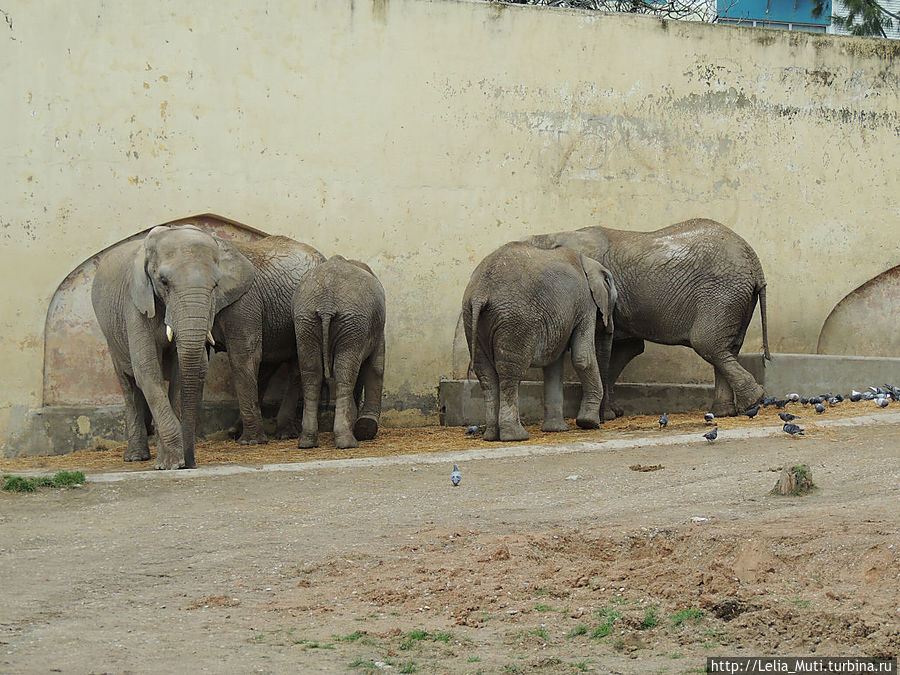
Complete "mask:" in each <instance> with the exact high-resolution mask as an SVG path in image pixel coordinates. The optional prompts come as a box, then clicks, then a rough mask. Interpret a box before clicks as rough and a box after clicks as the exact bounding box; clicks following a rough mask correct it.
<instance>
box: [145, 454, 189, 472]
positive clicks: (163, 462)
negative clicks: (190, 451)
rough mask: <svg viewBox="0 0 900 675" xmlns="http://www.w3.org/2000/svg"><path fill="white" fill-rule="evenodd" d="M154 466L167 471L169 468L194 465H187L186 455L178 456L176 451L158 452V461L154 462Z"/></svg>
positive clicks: (182, 467)
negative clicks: (185, 462)
mask: <svg viewBox="0 0 900 675" xmlns="http://www.w3.org/2000/svg"><path fill="white" fill-rule="evenodd" d="M153 468H154V469H161V470H164V471H165V470H169V469H184V468H193V467H185V464H184V457H177V456H176V455H175V454H174V453H168V452H157V453H156V461H155V462H154V463H153Z"/></svg>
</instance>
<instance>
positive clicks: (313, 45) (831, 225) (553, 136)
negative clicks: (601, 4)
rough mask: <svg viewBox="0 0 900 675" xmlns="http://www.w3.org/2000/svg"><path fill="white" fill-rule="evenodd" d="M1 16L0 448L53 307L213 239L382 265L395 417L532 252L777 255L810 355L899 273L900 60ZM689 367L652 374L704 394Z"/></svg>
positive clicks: (772, 293) (379, 14)
mask: <svg viewBox="0 0 900 675" xmlns="http://www.w3.org/2000/svg"><path fill="white" fill-rule="evenodd" d="M3 11H4V18H5V21H4V22H0V91H2V92H3V95H2V96H0V171H2V176H3V183H2V185H3V187H2V193H0V194H2V209H0V240H2V242H3V247H2V249H0V275H2V276H0V280H2V288H3V291H2V293H0V324H2V325H0V365H2V373H3V377H2V378H0V382H2V384H0V443H3V444H7V442H8V441H9V439H11V438H14V435H15V432H16V430H17V429H21V428H22V425H23V420H24V419H25V416H26V415H27V414H28V412H29V411H31V410H34V409H36V408H39V407H40V406H41V404H42V391H41V389H42V382H43V380H42V369H43V353H44V336H43V333H44V324H45V320H46V316H47V309H48V306H49V303H50V299H51V297H52V296H53V294H54V292H55V291H56V289H57V286H58V285H59V284H60V283H61V282H62V281H63V279H65V278H66V276H67V275H68V274H69V273H70V272H71V271H72V270H74V269H75V268H76V267H77V266H78V265H79V264H81V263H82V262H83V261H85V260H86V259H87V258H88V257H90V256H91V255H92V254H94V253H95V252H97V251H99V250H101V249H103V248H104V247H106V246H109V245H110V244H112V243H114V242H117V241H119V240H121V239H124V238H125V237H127V236H129V235H131V234H133V233H135V232H137V231H139V230H142V229H145V228H147V227H149V226H152V225H155V224H159V223H164V222H168V221H172V220H176V219H180V218H185V217H188V216H191V215H192V214H201V213H213V214H217V215H219V216H223V217H225V218H227V219H231V220H234V221H238V222H241V223H244V224H246V225H249V226H252V227H255V228H258V229H260V230H263V231H266V232H269V233H272V234H286V235H289V236H293V237H295V238H298V239H301V240H304V241H307V242H309V243H310V244H312V245H314V246H315V247H317V248H319V249H320V250H322V251H323V252H324V253H326V254H331V253H335V252H340V253H343V254H345V255H348V256H353V257H359V258H362V259H364V260H367V261H368V262H369V263H370V264H371V265H372V267H373V268H374V269H375V270H376V272H377V273H378V275H379V276H380V277H381V279H382V281H383V283H384V286H385V289H386V292H387V297H388V302H389V312H388V320H387V321H388V325H387V336H388V355H387V358H388V375H387V380H386V406H387V407H388V408H390V407H393V406H394V405H395V402H398V401H399V402H400V405H401V406H403V405H411V404H412V403H415V402H419V403H421V402H422V401H427V400H428V399H427V397H429V396H431V395H432V394H433V391H434V387H435V386H436V384H437V382H438V379H439V378H440V376H441V375H445V374H446V375H449V374H450V369H451V357H450V352H451V343H452V340H453V331H454V326H455V322H456V317H457V313H458V308H459V303H460V299H461V296H462V292H463V289H464V287H465V284H466V282H467V280H468V276H469V273H470V271H471V270H472V268H473V267H474V266H475V264H476V263H477V262H478V261H479V260H480V259H481V258H482V257H483V256H484V255H485V254H486V253H488V252H489V251H490V250H491V249H493V248H494V247H496V246H497V245H499V244H501V243H503V242H505V241H508V240H510V239H514V238H519V237H521V236H523V235H525V234H529V233H533V232H540V231H548V230H557V229H564V228H571V227H580V226H583V225H588V224H594V223H601V224H608V225H613V226H619V227H625V228H634V229H652V228H655V227H658V226H663V225H667V224H670V223H673V222H676V221H678V220H682V219H684V218H688V217H692V216H706V217H710V218H715V219H717V220H721V221H722V222H725V223H727V224H729V225H730V226H732V227H733V228H734V229H735V230H736V231H737V232H738V233H740V234H741V235H742V236H744V237H745V238H746V239H747V240H748V241H749V242H750V243H751V244H752V245H753V246H754V247H755V248H756V250H757V252H758V253H759V255H760V258H761V259H762V261H763V265H764V267H765V269H766V273H767V275H768V279H769V296H768V297H769V310H770V320H771V324H770V335H771V341H772V347H773V349H774V350H780V351H792V352H814V351H815V348H816V340H817V338H818V335H819V332H820V330H821V327H822V324H823V321H824V320H825V318H826V317H827V316H828V314H829V313H830V312H831V310H832V308H833V307H834V306H835V304H836V303H837V302H839V301H840V300H841V299H842V298H843V297H845V296H846V295H847V294H848V293H849V292H850V291H852V290H853V289H855V288H857V287H859V286H860V285H861V284H863V283H864V282H865V281H867V280H868V279H871V278H873V277H874V276H876V275H878V274H879V273H881V272H883V271H885V270H887V269H890V268H892V267H894V266H895V265H897V264H898V262H900V259H898V258H900V252H898V231H900V203H898V199H900V197H898V195H900V171H898V135H900V113H898V109H900V105H898V90H900V86H898V84H900V82H898V79H900V65H898V64H900V58H898V57H900V45H897V44H896V43H893V42H887V41H874V40H863V39H856V38H842V37H830V36H829V37H825V36H811V35H804V34H797V33H790V34H789V33H781V32H774V31H771V32H770V31H762V30H754V29H744V28H729V27H723V26H710V25H700V24H687V23H673V22H668V23H666V22H661V21H658V20H655V19H651V18H642V17H627V16H612V15H598V14H581V13H575V12H570V11H557V10H548V9H546V8H535V7H512V6H503V5H491V4H484V3H468V2H452V1H447V2H425V1H421V0H420V1H416V0H390V1H389V0H377V1H374V2H365V1H363V0H356V1H355V2H340V1H338V0H329V1H328V2H314V1H312V0H305V1H304V0H290V1H288V0H273V1H271V2H266V3H248V2H243V1H237V0H220V1H219V2H216V3H208V2H184V1H181V2H173V1H168V0H160V1H159V2H152V3H106V2H100V1H98V0H94V1H90V0H86V1H85V2H78V3H64V2H49V1H47V2H32V1H25V0H11V1H10V2H7V3H6V4H5V5H4V7H3ZM759 345H760V338H759V322H758V319H755V320H754V323H753V326H752V328H751V331H750V334H749V336H748V341H747V345H746V347H745V349H747V350H755V349H758V348H759ZM682 352H683V350H678V349H675V350H674V351H671V350H669V351H666V352H664V354H668V355H669V356H670V357H671V355H672V354H678V355H679V356H678V357H677V358H676V359H672V358H659V352H656V356H653V355H651V356H650V357H648V358H646V359H645V361H644V362H645V364H646V365H645V366H640V365H638V366H637V369H636V372H637V373H638V374H641V371H640V369H641V368H645V370H647V374H646V376H647V377H657V376H659V377H662V378H664V379H666V378H669V377H674V376H678V374H679V373H681V374H682V375H683V376H684V377H706V370H705V369H698V368H697V367H696V363H695V362H693V361H691V360H690V359H687V358H685V359H683V362H684V364H683V365H682V356H681V355H682ZM673 362H674V365H673ZM673 368H674V369H675V371H676V372H675V373H674V374H673V373H671V372H670V371H671V370H672V369H673ZM701 371H702V373H701Z"/></svg>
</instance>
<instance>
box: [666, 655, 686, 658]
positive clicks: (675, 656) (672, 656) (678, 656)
mask: <svg viewBox="0 0 900 675" xmlns="http://www.w3.org/2000/svg"><path fill="white" fill-rule="evenodd" d="M669 658H670V659H683V658H684V654H669Z"/></svg>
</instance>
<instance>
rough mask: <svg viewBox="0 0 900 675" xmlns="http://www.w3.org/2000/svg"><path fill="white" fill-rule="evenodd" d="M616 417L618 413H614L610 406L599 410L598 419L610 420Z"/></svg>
mask: <svg viewBox="0 0 900 675" xmlns="http://www.w3.org/2000/svg"><path fill="white" fill-rule="evenodd" d="M616 417H618V415H616V413H615V411H614V410H612V409H611V408H606V409H604V410H602V411H601V412H600V420H601V421H602V422H611V421H612V420H614V419H616Z"/></svg>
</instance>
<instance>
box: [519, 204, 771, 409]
mask: <svg viewBox="0 0 900 675" xmlns="http://www.w3.org/2000/svg"><path fill="white" fill-rule="evenodd" d="M523 241H525V242H528V243H529V244H532V245H534V246H538V247H540V248H546V249H553V248H555V247H568V248H572V249H575V250H576V251H579V252H581V253H583V254H584V255H587V256H590V257H592V258H594V259H596V260H598V261H600V262H601V263H602V264H603V265H605V266H606V267H607V268H608V269H609V270H610V271H611V272H612V274H613V277H614V278H615V280H616V284H617V286H618V291H619V297H618V302H617V304H616V307H615V315H614V318H615V335H614V339H613V347H612V354H611V356H610V362H609V368H608V370H607V372H606V376H605V377H604V378H603V386H604V388H605V392H606V393H605V397H604V403H603V414H604V418H607V419H608V418H609V417H611V416H612V413H613V412H614V413H615V415H616V416H618V415H621V414H622V409H621V408H619V407H618V406H615V405H614V399H613V395H614V386H615V382H616V379H617V378H618V377H619V374H620V373H621V372H622V369H623V368H624V367H625V366H626V365H627V364H628V362H629V361H630V360H631V359H633V358H634V357H635V356H637V355H638V354H640V353H642V352H643V351H644V341H645V340H650V341H651V342H657V343H660V344H666V345H684V346H688V347H692V348H693V349H694V351H695V352H697V354H699V355H700V357H701V358H703V359H704V360H705V361H707V362H708V363H710V364H711V365H712V366H713V368H714V369H715V400H714V402H713V406H712V412H713V413H714V414H715V415H717V416H728V415H734V414H736V413H737V412H740V411H742V410H746V409H748V408H750V407H751V406H753V405H754V404H756V403H758V402H759V401H761V400H762V399H763V397H764V396H765V392H764V391H763V388H762V387H761V386H760V385H759V384H758V383H757V382H756V380H754V378H753V376H752V375H751V374H750V373H749V372H747V370H746V369H744V367H743V366H741V365H740V363H738V360H737V355H738V352H739V351H740V349H741V346H742V345H743V343H744V336H745V334H746V332H747V326H748V325H749V323H750V319H751V318H752V316H753V311H754V309H755V307H756V302H757V298H758V299H759V308H760V315H761V319H762V339H763V350H764V353H765V358H766V359H771V355H770V353H769V342H768V333H767V326H766V280H765V276H764V275H763V270H762V265H761V264H760V261H759V258H758V257H757V255H756V253H755V252H754V251H753V249H752V248H751V247H750V245H749V244H748V243H747V242H746V241H744V240H743V239H742V238H741V237H740V236H738V235H737V234H735V233H734V232H733V231H732V230H731V229H729V228H728V227H726V226H725V225H722V224H721V223H718V222H716V221H714V220H709V219H706V218H695V219H692V220H686V221H684V222H681V223H677V224H675V225H671V226H669V227H664V228H662V229H659V230H655V231H652V232H632V231H625V230H614V229H610V228H606V227H600V226H591V227H584V228H581V229H579V230H575V231H568V232H556V233H551V234H539V235H533V236H530V237H526V238H525V239H524V240H523Z"/></svg>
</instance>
